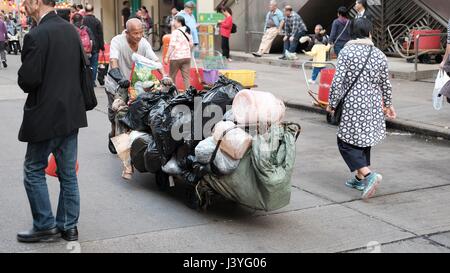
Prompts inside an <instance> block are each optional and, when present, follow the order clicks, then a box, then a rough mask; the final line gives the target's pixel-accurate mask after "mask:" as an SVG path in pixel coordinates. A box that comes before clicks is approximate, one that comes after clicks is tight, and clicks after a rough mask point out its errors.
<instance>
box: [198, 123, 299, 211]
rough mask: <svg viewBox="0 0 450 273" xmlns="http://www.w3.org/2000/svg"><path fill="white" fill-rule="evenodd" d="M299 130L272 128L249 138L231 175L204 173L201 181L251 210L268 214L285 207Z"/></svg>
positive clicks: (288, 126)
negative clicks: (248, 145)
mask: <svg viewBox="0 0 450 273" xmlns="http://www.w3.org/2000/svg"><path fill="white" fill-rule="evenodd" d="M299 129H300V128H299V127H298V126H297V125H293V124H291V125H287V124H274V125H272V126H271V127H270V129H269V131H268V132H266V133H265V134H261V135H256V136H255V137H254V138H253V142H252V146H251V149H250V150H249V151H247V152H246V153H245V155H244V157H243V158H242V159H241V160H240V163H239V166H238V168H237V169H236V170H235V171H234V172H232V173H231V174H229V175H225V176H218V175H216V174H208V175H206V176H205V177H203V179H204V180H205V181H206V182H207V183H208V184H209V185H210V186H211V187H212V188H213V189H214V190H215V191H217V192H218V193H219V194H221V195H222V196H224V197H226V198H228V199H230V200H232V201H235V202H237V203H239V204H242V205H245V206H248V207H250V208H253V209H257V210H265V211H272V210H277V209H280V208H283V207H285V206H287V205H288V204H289V202H290V198H291V176H292V171H293V168H294V164H295V153H296V149H295V141H296V137H297V134H298V131H299Z"/></svg>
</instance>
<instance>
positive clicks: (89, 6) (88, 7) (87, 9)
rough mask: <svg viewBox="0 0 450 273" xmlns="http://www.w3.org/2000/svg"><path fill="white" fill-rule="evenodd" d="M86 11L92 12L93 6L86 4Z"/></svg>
mask: <svg viewBox="0 0 450 273" xmlns="http://www.w3.org/2000/svg"><path fill="white" fill-rule="evenodd" d="M84 10H85V11H86V12H93V11H94V6H93V5H92V4H87V5H86V8H85V9H84Z"/></svg>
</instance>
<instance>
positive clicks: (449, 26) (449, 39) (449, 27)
mask: <svg viewBox="0 0 450 273" xmlns="http://www.w3.org/2000/svg"><path fill="white" fill-rule="evenodd" d="M447 33H448V36H447V44H449V45H450V20H449V21H448V30H447Z"/></svg>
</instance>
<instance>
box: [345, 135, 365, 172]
mask: <svg viewBox="0 0 450 273" xmlns="http://www.w3.org/2000/svg"><path fill="white" fill-rule="evenodd" d="M337 144H338V148H339V152H340V153H341V155H342V158H343V159H344V161H345V163H346V164H347V166H348V167H349V169H350V171H351V172H354V171H356V170H359V169H361V168H364V167H369V166H370V152H371V149H372V147H365V148H361V147H357V146H354V145H351V144H348V143H345V142H344V141H342V140H341V139H339V138H338V139H337Z"/></svg>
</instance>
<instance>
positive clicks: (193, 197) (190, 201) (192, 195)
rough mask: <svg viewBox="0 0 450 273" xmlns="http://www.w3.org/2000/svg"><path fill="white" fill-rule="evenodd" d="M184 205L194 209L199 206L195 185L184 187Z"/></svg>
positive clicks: (197, 208)
mask: <svg viewBox="0 0 450 273" xmlns="http://www.w3.org/2000/svg"><path fill="white" fill-rule="evenodd" d="M186 206H188V207H189V208H191V209H195V210H199V209H200V208H201V204H200V199H199V198H198V196H197V193H196V192H195V187H188V188H187V189H186Z"/></svg>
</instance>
